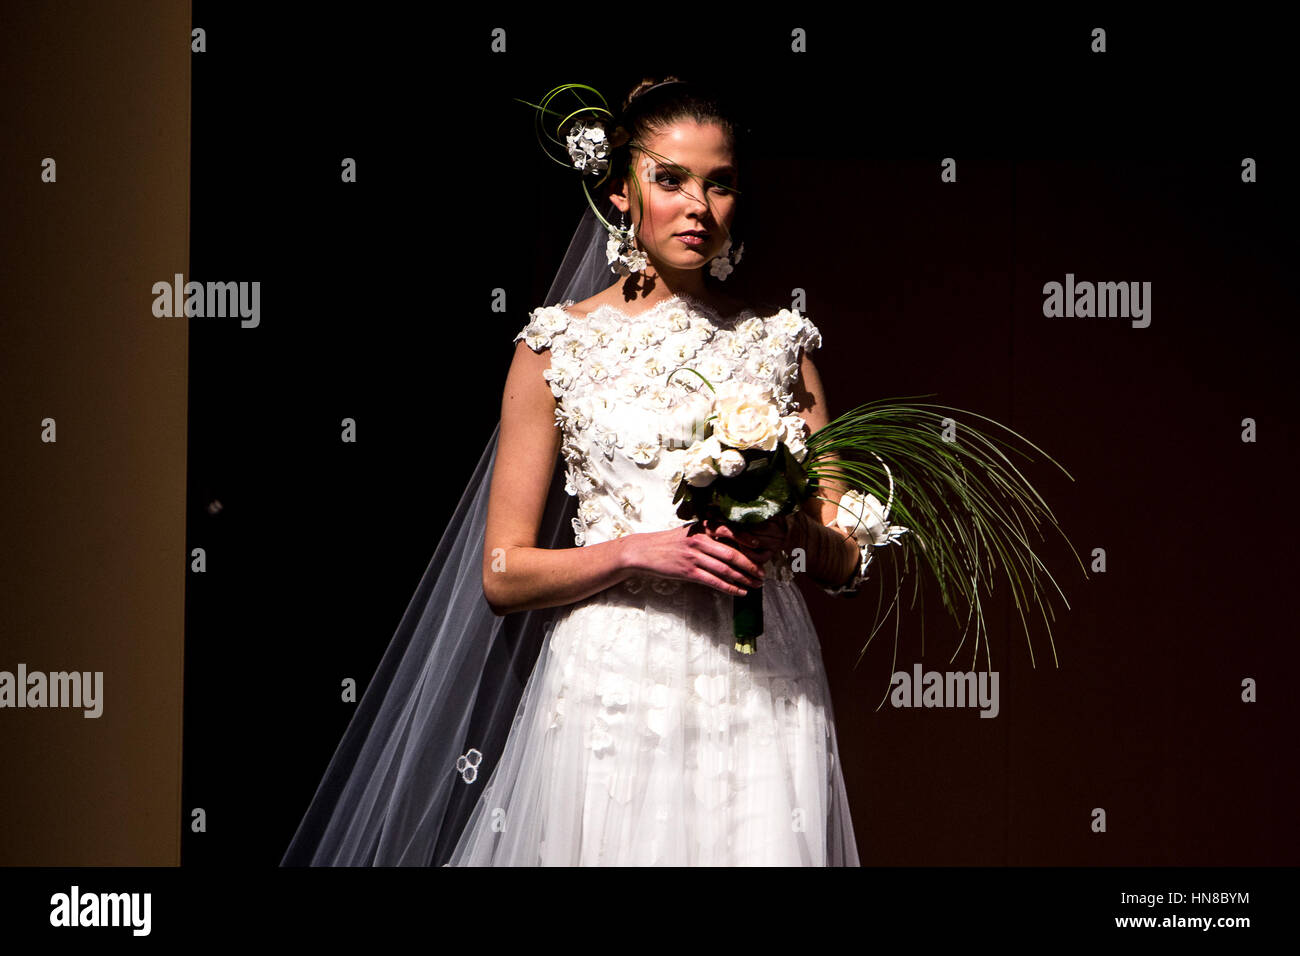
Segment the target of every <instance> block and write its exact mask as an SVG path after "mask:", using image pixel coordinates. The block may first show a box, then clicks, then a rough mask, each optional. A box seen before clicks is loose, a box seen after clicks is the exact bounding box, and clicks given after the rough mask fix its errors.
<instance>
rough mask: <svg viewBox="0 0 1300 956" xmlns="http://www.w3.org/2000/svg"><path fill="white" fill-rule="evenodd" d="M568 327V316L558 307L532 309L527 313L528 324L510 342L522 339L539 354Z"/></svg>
mask: <svg viewBox="0 0 1300 956" xmlns="http://www.w3.org/2000/svg"><path fill="white" fill-rule="evenodd" d="M568 325H569V316H568V315H567V314H566V313H565V311H564V310H563V309H562V308H560V307H559V306H556V305H551V306H545V307H544V308H540V309H534V310H533V311H532V312H530V313H528V324H527V325H525V326H524V327H523V328H522V329H520V330H519V333H518V334H517V335H516V336H515V337H514V338H513V339H512V340H511V341H512V342H518V341H519V340H520V339H523V340H524V343H525V344H526V345H527V346H528V347H529V348H530V349H532V350H533V351H534V352H540V351H542V350H543V349H548V348H550V347H551V342H552V341H553V340H554V339H555V337H556V336H557V335H559V334H560V333H561V332H563V331H564V330H565V329H566V328H568Z"/></svg>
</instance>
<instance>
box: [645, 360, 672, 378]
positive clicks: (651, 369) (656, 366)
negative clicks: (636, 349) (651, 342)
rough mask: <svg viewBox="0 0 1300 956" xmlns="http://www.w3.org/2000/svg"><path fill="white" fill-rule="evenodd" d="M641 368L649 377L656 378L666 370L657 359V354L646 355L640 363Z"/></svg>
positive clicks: (665, 372)
mask: <svg viewBox="0 0 1300 956" xmlns="http://www.w3.org/2000/svg"><path fill="white" fill-rule="evenodd" d="M641 370H642V371H643V372H645V374H646V375H648V376H650V377H651V378H658V377H659V376H660V375H665V374H667V372H668V369H667V368H665V367H664V363H663V362H661V361H659V356H657V355H650V356H648V357H647V358H646V360H645V361H644V362H642V363H641Z"/></svg>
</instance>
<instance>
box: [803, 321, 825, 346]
mask: <svg viewBox="0 0 1300 956" xmlns="http://www.w3.org/2000/svg"><path fill="white" fill-rule="evenodd" d="M800 338H801V339H802V344H803V350H804V351H805V352H812V351H813V350H815V349H819V348H821V347H822V334H821V332H820V331H818V329H817V326H815V325H813V324H812V323H811V322H809V321H808V320H807V319H805V320H804V330H803V332H802V334H801V335H800Z"/></svg>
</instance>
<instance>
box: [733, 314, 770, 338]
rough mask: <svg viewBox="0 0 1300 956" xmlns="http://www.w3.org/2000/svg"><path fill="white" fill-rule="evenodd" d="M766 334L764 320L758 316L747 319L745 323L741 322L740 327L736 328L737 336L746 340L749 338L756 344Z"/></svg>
mask: <svg viewBox="0 0 1300 956" xmlns="http://www.w3.org/2000/svg"><path fill="white" fill-rule="evenodd" d="M764 332H765V329H764V328H763V320H762V319H760V318H759V317H758V316H754V317H752V318H749V319H746V320H745V321H744V322H741V323H740V324H739V325H738V326H736V334H737V335H740V336H742V337H745V338H749V339H751V340H752V341H754V342H757V341H758V340H759V339H761V338H762V337H763V334H764Z"/></svg>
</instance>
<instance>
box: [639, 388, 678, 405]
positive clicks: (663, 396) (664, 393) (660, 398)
mask: <svg viewBox="0 0 1300 956" xmlns="http://www.w3.org/2000/svg"><path fill="white" fill-rule="evenodd" d="M645 395H646V398H648V399H649V400H650V404H651V405H653V406H654V407H655V408H656V409H658V410H659V411H667V410H668V408H669V407H670V406H671V405H672V403H673V393H672V392H670V391H669V390H668V389H667V388H665V387H664V386H663V385H652V386H650V388H648V389H646V392H645Z"/></svg>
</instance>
